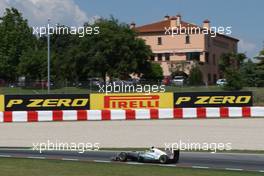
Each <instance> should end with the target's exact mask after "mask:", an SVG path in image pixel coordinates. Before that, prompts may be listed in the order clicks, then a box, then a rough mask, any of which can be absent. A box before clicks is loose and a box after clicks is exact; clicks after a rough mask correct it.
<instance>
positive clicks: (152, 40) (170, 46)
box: [131, 15, 239, 84]
mask: <svg viewBox="0 0 264 176" xmlns="http://www.w3.org/2000/svg"><path fill="white" fill-rule="evenodd" d="M131 28H134V29H135V30H136V31H138V33H139V37H140V38H142V39H144V40H145V42H146V44H147V45H149V46H150V47H151V49H152V52H153V53H154V57H152V58H151V60H153V61H154V62H158V63H160V64H161V66H162V69H163V74H164V76H170V75H171V73H172V72H175V71H183V72H184V73H186V74H187V75H188V74H189V72H190V69H191V68H192V66H194V65H198V66H199V67H200V69H201V71H202V73H203V80H204V83H206V84H214V83H215V82H216V80H217V79H219V78H221V77H222V76H221V74H220V72H219V69H218V61H219V58H220V56H221V54H223V53H229V52H235V53H236V52H237V43H238V41H239V40H238V39H235V38H233V37H231V36H230V35H223V34H219V33H217V34H215V35H212V34H213V33H211V34H207V33H210V32H212V31H210V30H208V29H211V26H210V21H209V20H205V21H204V22H203V24H202V25H201V26H198V25H195V24H191V23H187V22H184V21H183V20H182V17H181V16H180V15H177V16H172V17H170V16H165V17H164V19H163V20H161V21H158V22H155V23H152V24H147V25H144V26H139V27H137V26H136V25H135V24H134V23H132V24H131ZM184 28H185V29H184ZM176 29H177V30H176ZM186 29H187V30H189V31H188V32H187V30H186ZM229 30H230V29H229ZM179 31H181V32H182V34H180V32H179ZM206 31H207V32H206ZM227 32H230V31H227Z"/></svg>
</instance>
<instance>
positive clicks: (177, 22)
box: [176, 14, 181, 26]
mask: <svg viewBox="0 0 264 176" xmlns="http://www.w3.org/2000/svg"><path fill="white" fill-rule="evenodd" d="M176 18H177V20H176V25H177V26H180V24H181V15H180V14H178V15H177V16H176Z"/></svg>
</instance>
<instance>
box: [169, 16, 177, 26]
mask: <svg viewBox="0 0 264 176" xmlns="http://www.w3.org/2000/svg"><path fill="white" fill-rule="evenodd" d="M176 21H177V17H175V16H172V17H171V18H170V27H171V28H175V27H177V25H176Z"/></svg>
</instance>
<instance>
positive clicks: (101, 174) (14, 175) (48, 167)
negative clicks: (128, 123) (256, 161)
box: [0, 158, 264, 176]
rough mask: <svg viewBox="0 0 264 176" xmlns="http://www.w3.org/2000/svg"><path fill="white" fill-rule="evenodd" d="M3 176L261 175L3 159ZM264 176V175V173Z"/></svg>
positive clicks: (144, 166)
mask: <svg viewBox="0 0 264 176" xmlns="http://www.w3.org/2000/svg"><path fill="white" fill-rule="evenodd" d="M0 175H3V176H36V175H37V176H55V175H56V176H73V175H74V176H170V175H177V176H189V175H191V176H212V175H214V176H257V175H261V174H260V173H257V172H241V171H224V170H205V169H189V168H172V167H161V166H153V165H125V164H116V163H115V164H110V163H91V162H72V161H59V160H32V159H14V158H1V159H0ZM262 175H264V174H262Z"/></svg>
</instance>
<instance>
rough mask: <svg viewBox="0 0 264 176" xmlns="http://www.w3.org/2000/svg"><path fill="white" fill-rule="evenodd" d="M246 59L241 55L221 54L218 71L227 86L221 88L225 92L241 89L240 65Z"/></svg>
mask: <svg viewBox="0 0 264 176" xmlns="http://www.w3.org/2000/svg"><path fill="white" fill-rule="evenodd" d="M245 58H246V56H245V54H243V53H225V54H222V55H221V57H220V61H219V69H220V71H221V72H222V73H223V74H224V77H225V78H226V81H227V84H225V86H224V87H223V88H224V89H226V90H232V91H233V90H240V89H242V88H243V81H242V76H241V73H240V65H241V64H242V63H243V61H244V59H245Z"/></svg>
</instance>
